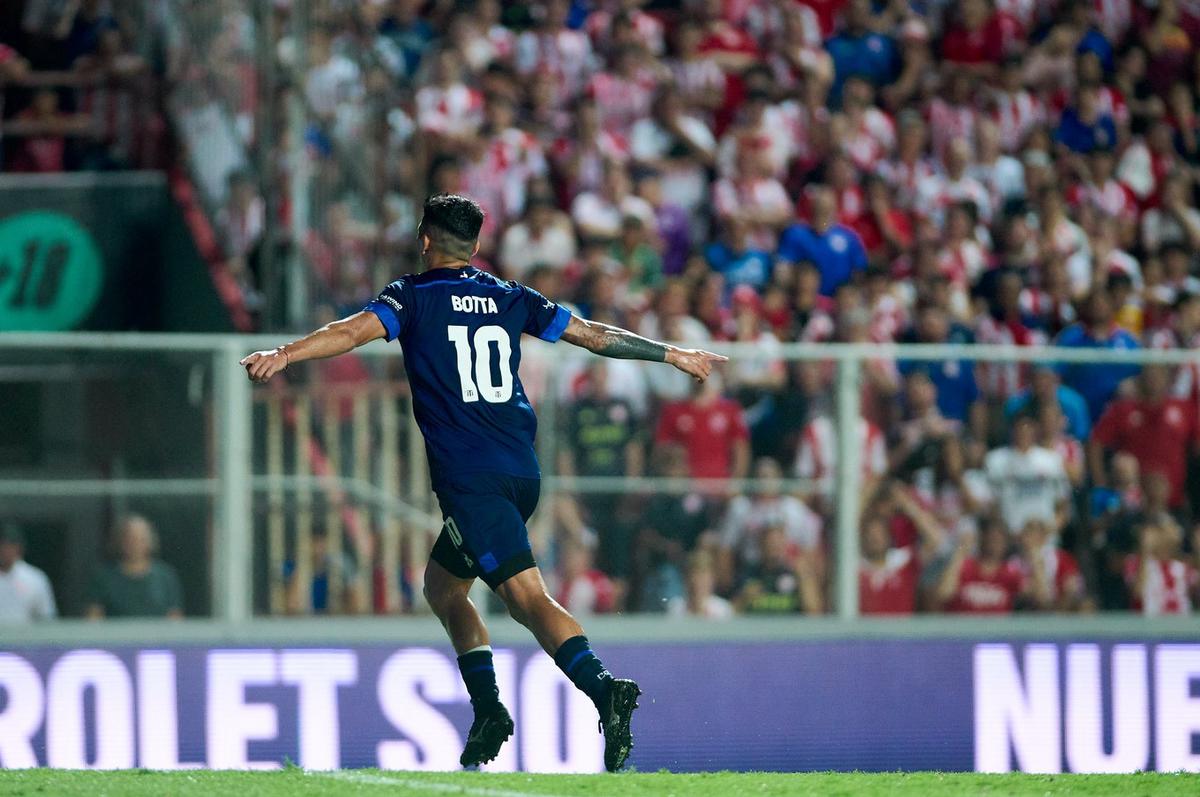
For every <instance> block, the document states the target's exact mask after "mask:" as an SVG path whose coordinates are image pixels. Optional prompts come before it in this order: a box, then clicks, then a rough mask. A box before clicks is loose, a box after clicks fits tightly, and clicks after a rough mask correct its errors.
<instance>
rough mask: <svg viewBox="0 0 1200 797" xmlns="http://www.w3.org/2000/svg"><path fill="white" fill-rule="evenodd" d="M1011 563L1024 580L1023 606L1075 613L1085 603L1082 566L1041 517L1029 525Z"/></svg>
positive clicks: (1020, 598)
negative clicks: (1062, 546)
mask: <svg viewBox="0 0 1200 797" xmlns="http://www.w3.org/2000/svg"><path fill="white" fill-rule="evenodd" d="M1009 564H1010V565H1011V566H1012V567H1013V568H1014V569H1015V570H1016V571H1017V573H1018V574H1019V576H1020V579H1021V591H1020V595H1019V596H1018V604H1019V606H1020V608H1024V609H1032V610H1034V611H1043V612H1047V611H1054V612H1074V611H1079V610H1080V609H1081V608H1083V607H1084V606H1085V604H1086V600H1087V599H1086V596H1085V593H1084V585H1083V576H1082V574H1080V572H1079V565H1078V564H1077V563H1076V561H1075V557H1074V556H1071V554H1069V553H1067V552H1066V551H1064V550H1062V549H1061V548H1059V547H1057V546H1056V545H1055V543H1054V540H1053V536H1052V534H1051V532H1050V526H1048V525H1047V524H1045V523H1042V522H1041V521H1038V520H1031V521H1029V522H1028V523H1026V524H1025V528H1024V529H1022V530H1021V535H1020V537H1019V538H1018V540H1017V553H1016V555H1015V556H1014V557H1013V558H1012V560H1011V561H1010V563H1009Z"/></svg>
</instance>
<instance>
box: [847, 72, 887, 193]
mask: <svg viewBox="0 0 1200 797" xmlns="http://www.w3.org/2000/svg"><path fill="white" fill-rule="evenodd" d="M874 95H875V89H874V87H873V86H872V85H871V83H870V82H869V81H867V80H863V79H862V78H860V77H850V78H847V79H846V82H845V85H844V87H843V88H842V114H843V116H844V120H840V121H841V122H842V124H843V125H844V130H843V131H842V133H841V134H838V133H836V132H835V134H834V136H833V141H834V143H835V144H836V145H837V146H838V147H839V148H840V149H841V151H842V152H843V153H845V154H846V155H848V156H849V157H850V159H851V160H853V161H854V165H855V166H856V167H857V168H859V169H862V170H863V171H873V170H874V169H876V168H877V167H878V166H879V163H880V162H881V161H882V160H883V159H884V158H886V157H888V156H889V155H891V153H892V152H893V151H895V149H896V125H895V124H894V123H893V122H892V119H891V117H889V116H888V115H887V114H886V113H884V112H883V111H881V110H880V109H879V108H877V107H875V105H874V100H875V96H874Z"/></svg>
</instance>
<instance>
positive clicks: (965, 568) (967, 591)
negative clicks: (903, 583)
mask: <svg viewBox="0 0 1200 797" xmlns="http://www.w3.org/2000/svg"><path fill="white" fill-rule="evenodd" d="M1008 550H1009V534H1008V531H1007V529H1006V528H1005V526H1004V523H1003V522H1002V521H1000V520H998V519H996V518H992V519H991V520H989V521H988V522H987V523H986V524H985V525H984V527H983V531H982V532H981V534H980V535H979V542H978V546H977V547H976V545H975V539H974V535H972V534H963V535H962V536H960V537H959V544H958V545H957V546H956V547H955V549H954V553H953V554H951V556H950V560H949V561H948V562H947V563H946V566H945V569H944V570H943V571H942V576H941V579H940V580H939V582H938V586H937V592H936V603H937V604H938V605H939V606H942V607H944V608H945V610H946V611H949V612H955V613H960V614H1010V613H1011V612H1012V610H1013V608H1014V607H1015V605H1016V602H1017V596H1018V595H1020V594H1021V588H1022V586H1023V581H1024V579H1023V578H1022V574H1021V571H1020V570H1019V569H1018V568H1017V567H1016V565H1015V564H1014V563H1013V562H1011V561H1010V560H1009V558H1008Z"/></svg>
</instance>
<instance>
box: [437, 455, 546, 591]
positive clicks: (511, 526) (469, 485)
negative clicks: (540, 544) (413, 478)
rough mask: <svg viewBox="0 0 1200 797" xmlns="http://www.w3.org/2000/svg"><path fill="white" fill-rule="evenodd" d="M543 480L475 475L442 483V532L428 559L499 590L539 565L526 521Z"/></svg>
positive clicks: (438, 494) (438, 492)
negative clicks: (530, 544)
mask: <svg viewBox="0 0 1200 797" xmlns="http://www.w3.org/2000/svg"><path fill="white" fill-rule="evenodd" d="M541 484H542V483H541V481H540V480H539V479H525V478H521V477H520V476H509V475H507V474H503V473H473V474H470V475H464V476H456V477H452V478H443V479H440V480H439V483H438V485H437V487H435V488H434V493H435V494H436V495H437V498H438V503H439V504H441V507H442V517H443V518H444V522H443V523H442V533H441V534H439V535H438V538H437V542H435V543H434V545H433V550H432V551H431V552H430V554H429V558H430V559H432V560H433V561H435V562H437V563H438V564H439V565H441V566H442V567H444V568H446V569H447V570H449V571H450V573H451V574H452V575H454V576H457V577H458V578H464V579H466V578H476V577H478V578H482V579H483V580H484V582H485V583H486V584H487V585H488V586H489V587H491V588H492V589H495V588H496V587H498V586H500V585H501V584H503V583H504V582H505V581H507V580H508V579H510V578H512V577H513V576H515V575H516V574H517V573H520V572H521V571H522V570H528V569H529V568H531V567H536V566H537V564H536V563H535V562H534V560H533V551H532V550H531V549H530V547H529V530H528V529H526V528H525V521H527V520H529V516H530V515H532V514H533V510H534V509H535V508H536V507H537V502H538V494H539V493H540V492H541Z"/></svg>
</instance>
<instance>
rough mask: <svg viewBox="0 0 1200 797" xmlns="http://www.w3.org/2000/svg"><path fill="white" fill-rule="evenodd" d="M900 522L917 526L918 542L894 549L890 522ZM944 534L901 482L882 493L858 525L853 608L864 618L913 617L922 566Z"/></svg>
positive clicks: (940, 542)
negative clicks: (859, 543) (859, 551)
mask: <svg viewBox="0 0 1200 797" xmlns="http://www.w3.org/2000/svg"><path fill="white" fill-rule="evenodd" d="M894 519H904V520H906V521H907V522H909V523H911V524H913V525H914V526H916V529H917V532H918V535H919V536H918V540H917V541H915V542H913V543H910V544H907V545H902V546H898V545H896V544H895V540H894V537H893V535H892V531H891V529H890V528H889V521H890V520H894ZM944 536H945V535H944V533H943V531H942V529H941V526H940V525H939V524H938V522H937V520H936V519H935V518H934V517H933V516H932V515H931V514H930V513H929V512H928V511H926V510H925V508H924V507H922V506H921V504H920V503H919V502H918V501H917V500H916V499H915V498H914V497H913V496H911V495H910V494H909V492H908V489H907V488H906V487H904V486H903V485H901V484H893V485H891V487H890V488H889V489H887V490H886V492H885V494H884V496H883V500H882V501H880V503H879V504H878V505H877V506H876V507H874V508H873V512H872V513H871V514H869V515H868V516H867V517H866V519H865V520H864V521H863V526H862V559H861V560H860V562H859V566H858V608H859V611H860V612H862V613H863V614H912V613H913V612H914V611H915V610H916V607H917V597H918V596H917V587H918V585H919V582H920V579H921V572H922V569H923V567H924V564H925V563H926V562H928V561H930V560H931V559H932V558H933V557H934V556H935V554H936V552H937V550H938V549H939V548H940V547H941V545H942V541H943V539H944Z"/></svg>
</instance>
